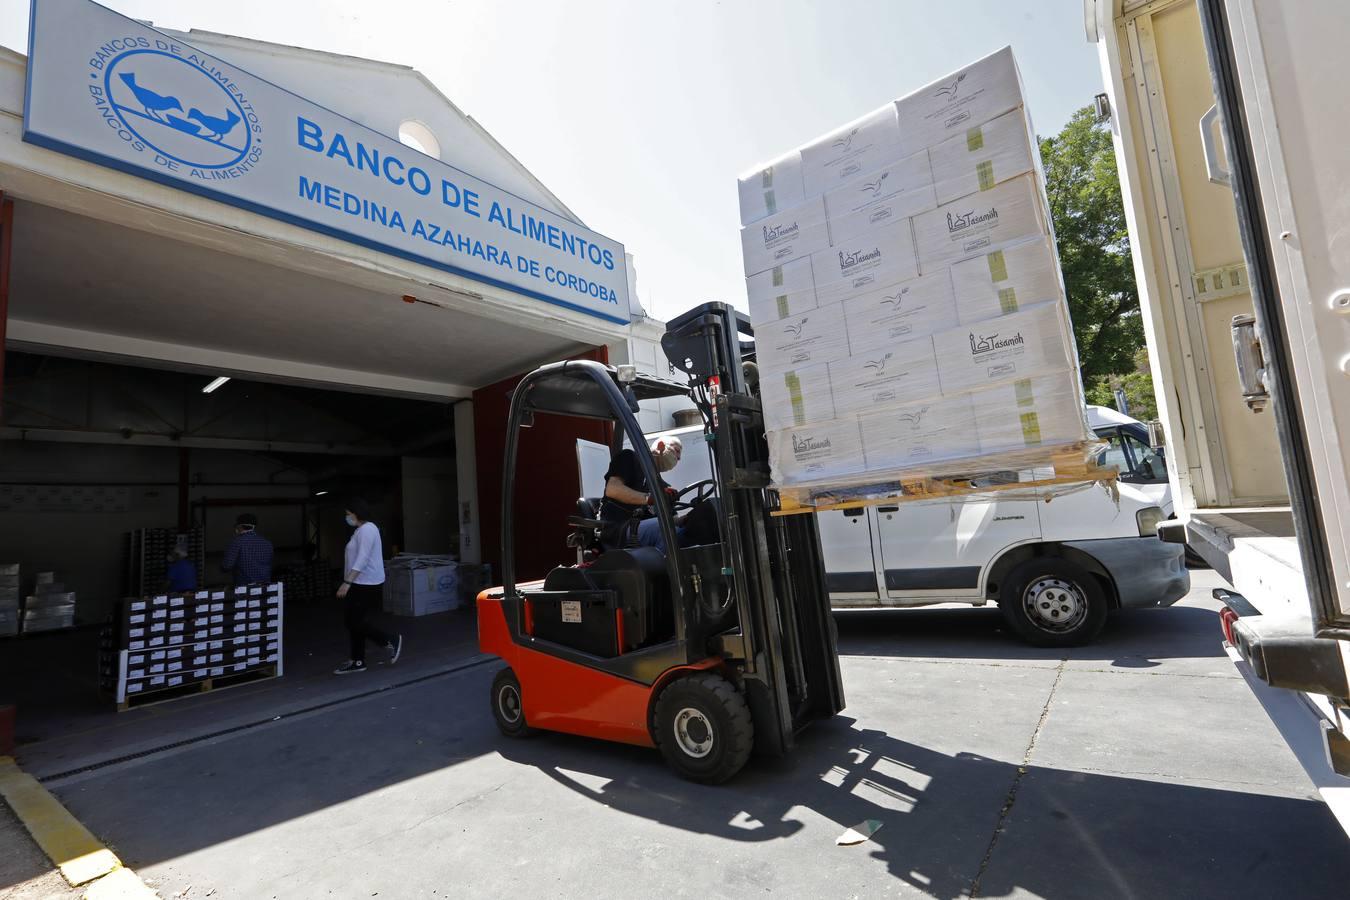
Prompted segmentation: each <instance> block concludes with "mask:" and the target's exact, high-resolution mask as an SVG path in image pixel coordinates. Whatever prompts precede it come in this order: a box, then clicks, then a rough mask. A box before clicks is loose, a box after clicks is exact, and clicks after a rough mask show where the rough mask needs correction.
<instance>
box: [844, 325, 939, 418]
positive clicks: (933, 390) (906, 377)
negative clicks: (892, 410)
mask: <svg viewBox="0 0 1350 900" xmlns="http://www.w3.org/2000/svg"><path fill="white" fill-rule="evenodd" d="M829 368H830V386H831V388H832V391H833V394H834V411H835V414H836V415H839V416H845V415H849V414H857V413H866V412H871V411H873V410H877V409H880V408H885V407H888V406H895V405H897V404H911V403H915V402H918V401H921V400H926V399H930V398H933V397H937V396H938V395H939V394H940V393H941V386H940V384H939V382H938V367H937V358H936V357H935V356H934V355H933V341H932V340H931V339H930V338H922V339H920V340H917V341H910V342H908V343H905V344H897V345H895V346H893V347H886V348H878V349H877V350H875V351H873V352H871V353H860V354H855V355H854V356H848V357H845V358H844V359H837V360H835V361H834V362H832V363H830V364H829Z"/></svg>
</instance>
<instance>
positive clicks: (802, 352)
mask: <svg viewBox="0 0 1350 900" xmlns="http://www.w3.org/2000/svg"><path fill="white" fill-rule="evenodd" d="M848 352H849V350H848V333H847V331H846V329H845V327H844V311H843V309H842V308H841V306H840V305H839V304H838V303H829V304H823V305H821V306H819V307H817V308H816V309H813V310H811V311H810V312H807V313H804V314H802V315H800V316H789V317H788V318H786V319H779V320H777V321H775V322H756V323H755V353H756V355H757V357H758V360H759V369H760V378H761V380H763V379H765V378H769V377H772V376H774V375H781V374H782V373H784V372H789V371H792V370H794V369H800V368H803V367H805V366H809V365H814V364H816V363H823V362H832V361H834V360H836V359H842V358H844V357H845V356H848Z"/></svg>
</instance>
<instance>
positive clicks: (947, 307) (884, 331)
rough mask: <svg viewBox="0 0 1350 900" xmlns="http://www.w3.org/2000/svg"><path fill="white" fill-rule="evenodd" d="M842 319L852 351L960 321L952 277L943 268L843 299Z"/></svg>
mask: <svg viewBox="0 0 1350 900" xmlns="http://www.w3.org/2000/svg"><path fill="white" fill-rule="evenodd" d="M844 321H845V323H846V324H847V325H848V344H849V347H850V349H852V351H853V352H854V353H863V352H867V351H870V350H874V349H877V348H879V347H893V346H895V345H896V344H899V343H902V342H904V341H912V340H915V339H916V338H921V337H926V336H927V335H930V334H934V333H935V332H938V331H945V330H947V329H948V328H955V327H956V326H957V325H958V324H960V320H959V319H958V318H957V309H956V303H955V298H954V295H953V293H952V281H951V276H950V275H949V274H948V272H947V271H946V270H945V269H944V270H942V271H940V272H936V273H934V274H932V275H924V276H922V277H919V278H915V279H912V280H910V281H903V282H901V283H899V284H893V285H891V286H889V287H884V288H881V289H880V290H876V291H869V292H868V293H866V294H862V295H860V296H857V297H853V298H851V299H849V300H845V301H844Z"/></svg>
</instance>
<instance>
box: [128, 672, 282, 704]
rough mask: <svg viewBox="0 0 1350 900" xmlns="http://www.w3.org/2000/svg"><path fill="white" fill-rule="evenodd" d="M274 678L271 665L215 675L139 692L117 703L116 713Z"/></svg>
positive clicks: (275, 674)
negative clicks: (200, 679)
mask: <svg viewBox="0 0 1350 900" xmlns="http://www.w3.org/2000/svg"><path fill="white" fill-rule="evenodd" d="M276 677H277V667H276V665H275V664H273V665H268V666H259V667H258V668H256V669H250V670H248V671H247V672H238V673H235V674H232V675H217V676H215V677H213V678H207V679H206V680H205V681H192V682H189V683H187V684H176V685H174V686H173V687H166V688H159V689H157V690H153V691H141V692H140V693H138V694H133V695H131V696H129V697H127V698H126V699H125V700H123V701H122V702H120V703H118V704H117V711H118V712H126V711H127V710H129V709H140V708H141V707H143V706H154V705H155V704H157V703H168V702H169V701H171V700H181V699H182V698H184V697H192V696H195V695H197V694H205V693H208V692H210V691H223V690H225V689H226V688H232V687H239V686H241V685H245V684H253V683H255V682H258V681H266V680H268V679H269V678H276Z"/></svg>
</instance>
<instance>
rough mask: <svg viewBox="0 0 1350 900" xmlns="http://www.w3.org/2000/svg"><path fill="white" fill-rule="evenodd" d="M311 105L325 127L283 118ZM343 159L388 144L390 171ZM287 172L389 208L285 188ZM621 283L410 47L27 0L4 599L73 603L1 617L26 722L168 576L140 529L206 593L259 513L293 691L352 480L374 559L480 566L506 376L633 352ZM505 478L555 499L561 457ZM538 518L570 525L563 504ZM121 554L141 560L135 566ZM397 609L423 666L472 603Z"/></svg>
mask: <svg viewBox="0 0 1350 900" xmlns="http://www.w3.org/2000/svg"><path fill="white" fill-rule="evenodd" d="M71 60H77V61H78V69H79V70H78V71H76V70H74V69H71V68H70V66H69V65H67V63H69V62H70V61H71ZM89 67H93V70H92V71H90V72H88V73H86V72H84V71H83V70H84V69H85V68H89ZM337 72H341V73H342V77H341V78H335V77H334V75H335V73H337ZM91 85H94V86H98V92H95V91H94V90H93V88H92V87H91ZM71 91H74V92H75V96H78V97H79V102H78V103H67V102H66V101H65V99H63V98H68V96H70V95H69V92H71ZM156 98H158V99H156ZM208 103H212V104H215V106H208V105H207V104H208ZM216 106H218V107H219V109H218V110H217V109H216V108H215V107H216ZM177 107H183V109H186V110H187V112H186V113H184V112H183V110H182V109H178V108H177ZM193 113H196V114H197V115H196V116H194V115H192V114H193ZM304 121H308V122H310V123H311V124H312V125H313V126H314V128H315V129H321V132H320V131H311V132H309V135H310V137H309V139H308V140H304V139H302V140H297V139H296V134H297V124H296V123H297V122H304ZM109 126H111V127H109ZM319 133H322V134H323V135H325V137H324V147H323V149H324V152H322V153H320V152H318V151H316V149H315V147H314V143H315V142H316V141H317V140H318V138H317V135H318V134H319ZM339 134H341V135H344V136H345V137H344V140H343V145H344V147H345V148H349V149H346V150H344V151H343V152H335V151H334V149H333V148H334V145H335V143H336V140H337V139H336V137H335V136H336V135H339ZM128 135H130V136H131V138H130V139H128V137H127V136H128ZM303 135H304V132H303V131H301V137H302V138H303ZM393 135H398V137H397V138H396V137H393ZM218 139H219V140H218ZM358 139H359V140H358ZM358 143H359V144H360V151H359V152H358V149H357V145H358ZM232 148H233V149H232ZM235 151H238V153H242V156H241V158H240V159H233V156H234V155H238V154H237V153H235ZM344 153H345V154H348V155H350V156H351V159H352V161H353V163H355V161H356V160H357V158H358V156H359V157H360V158H361V159H362V160H367V159H375V158H379V159H380V160H382V163H381V164H380V166H379V167H378V169H379V172H378V173H377V174H380V178H379V179H378V181H379V183H380V184H381V185H382V186H383V188H381V187H378V186H373V185H372V181H371V171H370V169H369V166H366V167H365V168H361V167H357V166H355V165H352V166H348V165H346V164H345V162H344V159H343V156H344ZM227 157H231V158H228V159H227ZM175 160H177V164H172V165H171V164H169V163H172V162H173V161H175ZM391 161H393V162H397V166H395V165H394V164H393V162H391ZM297 167H299V168H297ZM305 167H309V168H305ZM297 172H299V175H297ZM385 173H387V174H385ZM399 178H401V179H402V182H401V183H398V184H395V183H394V182H395V181H397V180H398V179H399ZM304 179H308V180H309V182H310V183H311V184H322V185H323V186H324V188H322V189H320V191H319V193H318V195H317V196H318V197H319V199H320V200H323V197H324V196H325V195H324V190H328V191H329V193H332V194H333V196H335V197H339V198H341V197H342V196H345V195H346V194H351V195H353V196H358V197H360V196H364V197H368V198H369V199H370V200H371V202H373V203H378V204H380V205H381V206H382V207H383V208H384V210H385V213H384V215H385V219H386V221H385V223H384V224H383V225H380V224H379V223H378V222H371V221H368V220H367V219H366V218H365V217H361V216H356V217H353V216H350V215H348V213H347V212H346V211H345V210H343V209H342V208H341V206H342V203H341V201H340V200H339V201H337V202H338V207H339V208H338V209H330V208H328V207H329V206H331V204H326V203H323V202H320V203H317V204H316V203H313V202H310V201H309V200H306V198H305V195H304V191H303V190H301V191H297V189H296V185H297V183H301V182H302V181H303V180H304ZM447 186H448V187H447ZM384 188H388V189H390V190H393V191H395V193H394V194H392V195H391V194H388V193H387V192H386V193H385V194H381V193H380V190H382V189H384ZM424 188H425V190H424ZM450 188H453V189H454V192H455V193H454V197H455V198H457V202H456V203H450V202H449V200H448V198H450V196H451V195H450V193H449V191H450ZM311 193H313V192H311ZM419 203H420V204H422V205H421V206H419V205H417V204H419ZM427 204H431V206H428V205H427ZM391 212H398V213H400V214H401V215H400V219H401V221H402V222H403V223H404V227H405V228H406V229H407V230H406V232H404V231H396V230H394V229H392V228H391V226H390V221H389V220H390V213H391ZM475 212H477V213H480V214H481V215H474V213H475ZM498 218H500V221H498ZM353 219H357V220H361V221H356V222H353V221H351V220H353ZM414 223H417V225H416V226H415V225H414ZM433 224H434V225H435V227H436V228H437V233H438V234H441V235H446V234H451V233H453V234H454V235H455V240H454V241H452V242H450V243H446V242H444V241H442V242H440V243H436V242H432V241H430V240H429V238H427V237H426V235H427V234H429V233H430V230H429V227H430V226H431V225H433ZM367 226H370V227H369V228H368V227H367ZM374 227H381V228H384V229H385V232H386V233H378V232H373V231H371V230H370V228H374ZM405 239H406V240H405ZM466 242H467V243H466ZM480 247H481V248H489V247H490V248H492V250H493V252H492V253H491V254H489V253H488V252H487V249H483V250H482V252H481V254H480V252H479V249H478V248H480ZM490 256H491V257H495V260H489V257H490ZM508 259H509V261H510V266H509V271H508V267H507V266H506V265H505V261H507V260H508ZM522 261H523V263H524V264H523V265H522ZM532 264H533V267H535V268H537V269H538V274H537V277H536V276H534V275H532V274H531V268H532ZM545 269H547V270H549V271H552V272H554V273H555V274H556V273H557V272H563V273H564V274H563V277H561V279H559V278H558V277H554V278H551V279H550V278H547V277H546V276H545ZM568 273H571V274H574V275H575V274H578V273H580V274H581V275H583V276H584V277H579V278H575V279H572V278H569V277H567V274H568ZM630 277H631V276H630V272H629V262H628V260H627V258H626V256H625V254H624V252H623V248H622V246H621V245H619V244H617V243H616V242H614V241H612V240H610V239H608V238H606V237H604V236H602V235H597V234H595V233H594V232H592V231H591V230H589V229H588V228H587V227H586V226H585V224H584V223H582V222H581V220H580V219H579V218H578V217H577V216H576V214H575V213H573V212H572V211H571V210H570V209H568V208H567V207H566V206H565V205H564V204H563V203H562V201H560V200H559V199H558V198H557V197H555V196H554V195H553V194H552V193H551V192H550V191H549V190H548V189H547V187H545V186H544V185H543V184H541V183H540V182H539V181H538V180H537V179H535V178H534V176H533V175H531V174H530V173H529V171H528V170H526V169H525V167H524V166H522V165H521V164H520V162H519V161H517V160H516V159H515V158H514V157H512V156H511V154H510V153H509V152H507V151H506V150H505V148H503V147H501V146H500V145H499V144H497V142H496V141H495V140H493V138H492V137H491V136H490V135H488V134H487V133H486V132H485V131H483V129H482V128H481V127H480V126H478V125H477V123H475V122H474V121H473V120H472V119H471V118H469V117H468V116H466V115H465V114H464V113H463V112H461V111H460V110H459V109H458V108H457V107H455V105H454V104H453V103H452V102H450V101H449V100H448V99H447V98H446V97H445V96H444V95H442V94H441V93H440V92H439V91H438V90H436V88H435V87H434V86H433V85H431V84H430V83H429V82H428V81H427V80H426V79H425V78H424V77H423V76H421V75H420V74H418V73H417V72H415V71H414V70H411V69H408V68H406V67H404V66H398V65H391V64H386V63H378V62H373V61H370V60H361V59H353V58H350V57H340V56H335V55H333V54H328V53H321V52H316V51H308V50H302V49H298V48H294V47H284V46H278V45H273V44H265V43H262V42H257V41H251V40H246V39H242V38H235V37H231V36H227V35H218V34H210V33H203V32H191V33H166V32H160V31H156V30H154V29H153V28H150V27H147V26H146V25H145V24H144V23H139V22H133V21H131V20H128V19H124V18H122V17H121V16H118V15H116V14H115V13H112V12H110V11H108V10H106V9H103V8H102V7H98V6H96V5H94V4H91V3H87V2H85V0H56V2H53V3H44V4H41V5H39V6H38V7H36V8H35V13H34V21H33V33H32V39H31V45H30V47H29V52H28V54H20V53H17V52H14V51H10V50H6V49H3V48H0V373H3V374H0V565H6V566H9V567H11V569H12V567H13V566H15V565H17V570H18V573H19V574H18V576H17V579H18V584H19V593H20V594H21V595H22V596H28V595H33V594H36V593H38V592H39V585H38V583H37V582H38V579H39V575H40V574H41V577H42V578H43V579H46V578H49V577H50V578H51V579H53V581H54V583H55V584H57V585H59V586H60V588H61V590H62V591H63V592H64V593H68V594H72V595H74V604H75V605H74V617H73V625H74V630H73V632H72V633H69V634H66V633H60V634H56V633H52V634H37V633H31V634H19V635H17V636H10V637H0V642H4V643H3V644H0V646H4V651H5V652H4V654H3V655H4V656H5V663H4V666H5V668H4V671H3V672H0V678H3V685H4V690H3V691H0V704H3V703H6V702H14V701H15V700H18V701H19V714H18V722H19V724H18V729H17V730H18V735H19V738H20V740H21V742H22V741H23V740H24V737H25V733H26V732H25V728H26V727H27V728H28V729H29V730H28V732H27V734H28V736H29V738H31V739H32V740H35V741H37V740H50V739H52V738H56V737H60V736H62V735H68V734H72V733H74V732H76V731H79V730H80V727H79V726H78V723H77V718H78V715H79V714H80V712H81V711H82V710H83V711H85V712H91V711H92V710H93V709H95V708H97V709H98V710H106V706H104V705H103V701H102V700H100V699H98V697H97V694H96V693H93V692H90V691H88V690H87V689H90V688H91V686H94V687H96V685H95V683H94V679H93V678H92V677H91V676H92V673H93V669H94V665H95V656H96V649H94V650H91V646H92V645H96V643H97V639H98V632H99V629H100V628H101V626H102V625H103V623H104V622H105V621H106V620H107V617H108V616H109V614H110V613H111V612H112V611H113V610H114V609H115V608H116V607H117V605H118V603H119V602H121V601H122V600H123V599H124V598H126V597H129V596H139V595H143V594H145V593H146V592H148V591H155V590H161V589H162V586H161V584H160V583H159V577H160V574H159V573H161V572H162V567H163V564H164V560H163V553H164V544H163V542H162V541H163V540H168V541H169V542H170V544H172V543H173V541H174V540H175V539H178V540H188V541H190V542H193V543H192V546H193V548H194V551H193V561H194V562H195V563H196V564H197V567H198V568H199V570H200V571H199V573H198V575H199V577H200V580H201V584H202V585H204V586H205V585H225V584H228V583H229V580H230V578H229V576H228V575H227V574H226V573H224V572H223V571H221V562H222V557H223V555H224V552H225V549H226V546H227V545H228V543H229V541H230V540H231V538H232V536H233V527H234V522H235V517H236V516H237V515H239V514H241V513H245V512H247V513H252V514H254V515H255V516H256V517H257V518H258V530H259V531H260V532H262V533H263V534H264V535H265V536H267V537H268V538H269V540H271V541H272V542H273V544H274V546H275V548H276V557H275V562H274V579H275V580H279V581H282V582H283V584H286V585H287V591H288V594H289V596H288V602H287V604H286V609H287V611H288V612H287V617H286V618H287V635H288V642H287V643H288V647H287V656H288V660H287V662H288V670H289V672H290V673H291V674H290V675H288V678H287V680H288V681H290V683H291V685H292V687H290V688H287V690H302V689H304V687H305V685H303V684H301V683H302V682H306V679H309V678H317V677H318V676H319V675H320V674H321V672H327V671H331V663H332V662H333V660H332V658H330V657H329V656H325V655H323V654H325V653H328V652H329V651H330V649H331V652H332V653H333V654H335V655H337V654H341V652H342V635H341V630H340V613H339V612H337V611H336V609H335V607H333V606H332V603H331V588H332V587H333V585H334V581H333V579H334V577H335V576H336V574H337V573H338V571H339V569H340V565H341V559H342V550H343V545H344V544H345V541H346V538H347V529H346V528H345V526H344V525H343V522H342V513H343V503H344V501H345V499H346V498H348V497H351V496H361V497H363V498H365V499H366V500H367V501H369V503H370V504H371V507H372V510H373V513H374V516H375V521H376V522H377V524H379V525H380V527H381V529H382V536H383V539H384V550H385V554H386V556H392V555H394V554H395V553H398V552H409V553H417V554H436V555H443V556H449V557H453V558H454V559H456V560H458V561H459V562H461V563H463V564H466V565H479V564H487V565H489V566H490V565H492V564H493V563H494V562H495V559H496V553H497V547H496V543H497V541H496V534H495V521H496V519H495V513H494V512H492V511H491V510H493V508H494V506H495V504H496V498H497V495H498V491H499V484H500V474H499V473H500V453H499V450H498V448H499V447H500V443H501V437H500V432H501V430H502V428H503V427H504V419H505V405H504V403H505V398H506V397H507V396H508V394H509V391H510V387H511V385H512V384H513V383H514V379H515V378H517V377H519V375H520V374H522V373H524V372H527V371H530V370H531V369H533V368H535V367H536V366H538V365H540V364H543V363H547V362H551V361H554V360H558V359H566V358H571V357H579V356H584V357H586V358H591V359H602V360H603V359H606V358H607V357H608V353H609V351H608V347H610V346H616V347H626V346H627V341H628V337H629V325H628V322H629V311H630V296H631V295H630V290H629V288H630ZM583 282H584V283H583ZM592 288H594V290H592ZM601 288H603V290H602V289H601ZM602 295H603V296H602ZM208 388H210V390H208ZM579 436H582V435H573V436H571V437H573V438H575V437H579ZM527 478H529V479H532V484H531V485H527V489H529V488H533V489H534V490H536V491H537V492H539V494H540V495H541V496H550V497H551V496H552V495H554V494H556V495H557V498H555V499H559V498H560V502H570V501H571V500H572V499H574V498H575V497H576V490H577V488H576V484H575V481H576V474H575V471H574V467H572V466H563V467H562V468H561V470H560V471H553V470H551V469H550V468H549V467H548V466H547V465H540V466H535V467H533V468H532V470H531V472H530V474H529V475H528V476H527ZM560 508H563V507H560ZM485 511H487V514H486V516H485V515H484V513H485ZM533 527H537V528H538V529H539V542H540V543H544V542H546V541H547V542H553V543H554V544H556V546H559V547H561V546H562V542H563V539H564V538H565V534H566V524H565V522H562V521H559V522H545V521H540V522H538V523H535V525H534V526H533ZM151 532H153V533H154V534H155V535H156V538H155V540H156V541H160V543H155V541H150V540H145V539H143V538H141V539H138V538H137V535H142V536H144V535H146V534H150V533H151ZM166 535H167V537H165V536H166ZM138 540H140V543H137V542H138ZM138 547H146V548H150V550H146V551H145V553H149V554H150V555H151V556H155V555H158V558H156V559H152V560H150V563H151V564H148V565H141V566H140V568H138V566H137V563H136V562H135V561H134V560H133V559H132V557H137V555H138V554H141V551H140V550H138V549H136V548H138ZM142 555H144V554H142ZM138 558H139V557H138ZM142 570H144V571H142ZM7 571H9V570H7ZM144 572H150V573H151V575H150V576H145V575H144ZM45 573H51V575H50V576H48V575H46V574H45ZM404 628H405V630H406V631H409V632H412V633H414V634H416V635H417V638H418V639H417V640H416V641H414V645H416V644H420V645H421V647H422V650H423V652H424V654H425V658H426V660H427V662H425V663H424V665H428V666H432V667H433V668H434V667H436V666H444V665H453V664H455V662H456V661H458V660H460V659H461V657H462V656H463V652H465V651H464V648H463V647H461V646H460V645H461V643H462V640H461V639H464V638H467V637H471V636H472V618H471V616H465V615H463V614H461V615H459V616H455V615H454V614H445V615H442V616H432V617H428V618H426V619H422V618H418V619H408V620H406V621H405V622H404ZM293 655H294V659H292V658H291V657H292V656H293ZM337 661H339V662H340V661H341V660H340V659H339V660H337ZM414 671H422V670H420V669H414ZM391 677H392V676H391ZM409 677H412V676H409ZM20 684H21V685H23V687H22V688H20V687H17V686H18V685H20ZM308 687H309V689H310V690H311V693H313V689H314V687H315V686H314V685H308ZM246 690H249V691H261V690H263V689H262V688H260V687H254V688H249V689H246ZM267 690H274V688H268V689H267ZM91 704H92V705H91ZM39 706H40V707H42V709H41V713H40V714H38V713H37V712H36V711H35V709H34V707H39ZM25 722H27V723H28V726H25V724H24V723H25ZM63 723H64V724H63ZM72 723H76V724H72ZM20 752H21V754H22V746H21V749H20Z"/></svg>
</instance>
